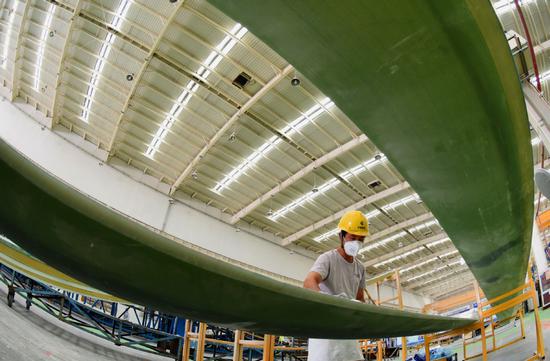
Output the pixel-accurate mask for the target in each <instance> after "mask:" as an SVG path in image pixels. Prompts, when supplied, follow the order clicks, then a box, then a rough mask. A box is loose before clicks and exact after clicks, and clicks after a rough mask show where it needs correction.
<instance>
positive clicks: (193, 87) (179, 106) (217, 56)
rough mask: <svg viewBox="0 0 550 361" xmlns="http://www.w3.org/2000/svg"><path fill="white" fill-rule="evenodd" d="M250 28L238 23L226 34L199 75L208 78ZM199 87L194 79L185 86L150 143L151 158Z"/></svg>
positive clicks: (200, 68) (148, 152)
mask: <svg viewBox="0 0 550 361" xmlns="http://www.w3.org/2000/svg"><path fill="white" fill-rule="evenodd" d="M247 32H248V29H247V28H245V27H244V26H242V25H241V24H239V23H237V24H235V26H233V28H232V29H231V31H230V34H229V35H226V36H225V38H224V39H223V40H222V41H221V42H220V43H219V44H218V45H217V46H216V49H215V50H212V51H211V52H210V55H208V57H207V58H206V60H205V61H204V62H203V64H202V65H201V66H200V67H199V69H198V70H197V75H198V76H199V77H200V78H202V79H206V78H208V76H209V75H210V74H211V71H212V70H214V69H215V68H216V67H217V66H218V64H219V63H220V62H221V61H222V59H223V56H224V55H227V53H229V51H230V50H231V49H232V48H233V47H234V46H235V44H237V41H239V40H240V39H241V38H242V37H243V36H244V35H245V34H246V33H247ZM198 89H199V84H198V83H197V82H195V81H194V80H190V81H189V82H188V83H187V85H186V86H185V87H184V88H183V91H182V92H181V94H180V95H179V97H178V98H177V100H176V102H175V103H174V104H173V105H172V108H171V109H170V111H169V112H168V115H167V116H166V118H165V119H164V120H163V122H162V123H161V124H160V127H159V128H158V130H157V132H156V133H155V136H154V137H153V140H151V143H149V145H148V147H147V150H146V151H145V155H146V156H147V157H149V158H151V159H152V158H153V157H154V155H155V153H156V152H157V150H158V149H159V147H160V145H161V144H162V141H163V140H164V138H165V137H166V135H168V131H169V130H170V128H171V127H172V125H173V124H174V122H175V121H176V120H177V118H178V116H179V115H180V114H181V112H182V111H183V109H184V108H185V107H186V105H187V103H188V102H189V100H191V97H192V96H193V94H194V93H195V92H196V91H197V90H198Z"/></svg>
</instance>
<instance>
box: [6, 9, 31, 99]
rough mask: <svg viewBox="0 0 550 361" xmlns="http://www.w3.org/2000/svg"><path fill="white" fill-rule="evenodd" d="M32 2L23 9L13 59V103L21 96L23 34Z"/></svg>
mask: <svg viewBox="0 0 550 361" xmlns="http://www.w3.org/2000/svg"><path fill="white" fill-rule="evenodd" d="M31 2H32V1H30V0H27V1H26V2H25V8H24V9H23V14H22V15H21V22H20V23H19V32H18V33H17V41H16V42H15V57H14V58H13V59H14V60H13V61H14V64H13V73H12V78H11V99H10V100H11V101H12V102H13V101H14V100H15V98H16V97H17V96H18V95H19V71H20V70H21V63H22V56H21V48H22V47H23V33H24V32H25V25H26V22H27V21H28V20H29V19H28V16H27V14H28V12H29V9H30V7H31ZM12 26H13V25H12Z"/></svg>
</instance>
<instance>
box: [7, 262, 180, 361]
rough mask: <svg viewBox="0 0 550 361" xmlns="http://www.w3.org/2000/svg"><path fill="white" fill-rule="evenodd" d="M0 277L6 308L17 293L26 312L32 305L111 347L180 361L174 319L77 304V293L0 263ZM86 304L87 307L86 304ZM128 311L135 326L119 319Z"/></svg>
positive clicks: (92, 302) (94, 303)
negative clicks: (106, 342) (134, 318)
mask: <svg viewBox="0 0 550 361" xmlns="http://www.w3.org/2000/svg"><path fill="white" fill-rule="evenodd" d="M0 276H1V277H0V278H1V280H2V282H3V283H5V284H6V285H7V286H8V305H10V307H11V304H12V303H13V301H14V299H15V294H19V295H20V296H21V297H23V298H25V299H26V308H27V309H29V308H30V307H31V305H32V304H34V305H36V306H37V307H39V308H41V309H42V310H44V311H46V312H48V313H50V314H51V315H53V316H56V317H58V318H59V319H60V320H61V321H63V322H66V323H68V324H71V325H73V326H75V327H77V328H79V329H81V330H84V331H86V332H88V333H91V334H94V335H96V336H98V337H101V338H104V339H106V340H109V341H112V342H113V343H114V344H115V345H119V346H127V347H131V348H134V349H137V350H140V351H144V352H149V353H153V354H156V355H161V356H166V357H171V358H174V359H176V360H180V359H181V350H182V346H183V337H182V336H181V335H178V334H176V333H175V331H178V327H177V326H178V323H181V321H180V322H178V321H179V320H178V318H177V317H175V316H170V315H165V314H160V313H158V312H156V311H154V310H147V308H146V310H145V312H144V317H139V314H138V313H137V310H138V308H137V307H136V306H131V305H124V307H126V309H125V310H124V311H123V312H122V313H121V315H120V316H118V317H116V311H117V309H118V307H119V304H117V303H110V310H109V311H108V310H107V309H108V308H109V307H106V303H105V302H104V301H102V300H95V299H94V300H92V299H90V298H88V297H84V300H85V302H84V303H81V302H79V301H78V298H79V295H78V294H75V293H71V292H66V291H58V290H56V289H54V288H52V287H49V286H47V285H45V284H43V283H41V282H37V281H35V280H33V279H31V278H29V277H26V276H24V275H22V274H20V273H18V272H16V271H15V270H13V269H11V268H9V267H7V266H6V265H3V264H0ZM88 301H90V305H88V304H87V303H88ZM130 310H132V311H133V312H134V313H135V315H136V317H137V319H138V322H139V323H138V324H136V323H133V322H130V321H127V320H123V319H122V318H121V317H122V316H123V315H124V314H125V313H127V312H129V311H130ZM183 323H185V320H183ZM183 329H184V328H183ZM165 330H167V332H166V331H165ZM97 332H99V334H98V333H97ZM167 350H168V351H167Z"/></svg>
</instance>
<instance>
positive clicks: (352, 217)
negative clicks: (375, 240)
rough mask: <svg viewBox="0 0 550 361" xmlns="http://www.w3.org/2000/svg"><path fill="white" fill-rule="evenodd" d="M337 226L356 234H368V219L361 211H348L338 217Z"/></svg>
mask: <svg viewBox="0 0 550 361" xmlns="http://www.w3.org/2000/svg"><path fill="white" fill-rule="evenodd" d="M338 228H339V229H340V230H341V231H346V232H347V233H351V234H355V235H357V236H367V235H368V234H369V221H368V220H367V217H365V215H364V214H363V212H361V211H349V212H346V213H345V214H344V215H343V216H342V218H340V222H339V223H338Z"/></svg>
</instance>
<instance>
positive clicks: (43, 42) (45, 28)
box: [34, 3, 55, 91]
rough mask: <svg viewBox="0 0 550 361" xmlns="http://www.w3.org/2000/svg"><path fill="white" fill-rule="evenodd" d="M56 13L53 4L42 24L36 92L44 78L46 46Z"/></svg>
mask: <svg viewBox="0 0 550 361" xmlns="http://www.w3.org/2000/svg"><path fill="white" fill-rule="evenodd" d="M54 11H55V5H54V4H53V3H51V4H50V5H49V7H48V10H47V12H46V19H45V20H44V23H43V24H42V33H41V34H40V41H39V43H38V51H37V55H36V63H35V64H34V67H35V68H34V90H36V91H39V89H40V80H41V77H42V66H43V63H44V53H45V52H46V44H47V41H46V40H47V37H48V33H49V32H50V27H51V26H52V20H53V13H54Z"/></svg>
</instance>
